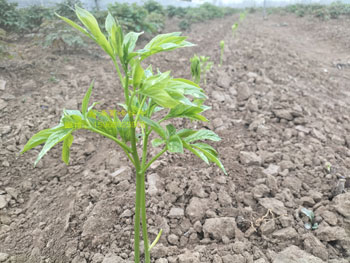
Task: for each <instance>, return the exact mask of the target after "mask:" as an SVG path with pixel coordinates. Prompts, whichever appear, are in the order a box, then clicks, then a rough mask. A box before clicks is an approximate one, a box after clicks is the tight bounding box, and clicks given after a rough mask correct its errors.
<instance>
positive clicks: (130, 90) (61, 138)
mask: <svg viewBox="0 0 350 263" xmlns="http://www.w3.org/2000/svg"><path fill="white" fill-rule="evenodd" d="M75 13H76V15H77V17H78V19H79V20H80V21H81V23H82V24H83V25H84V26H85V27H82V26H80V25H78V24H76V23H74V22H73V21H71V20H70V19H68V18H66V17H62V16H59V15H57V16H58V17H60V18H61V19H63V20H64V21H65V22H67V23H68V24H69V25H71V26H72V27H74V28H75V29H77V30H78V31H80V32H82V33H83V34H84V35H86V36H87V37H89V38H91V39H92V40H94V41H95V42H96V43H97V44H98V45H99V46H100V47H101V48H102V49H103V50H104V51H105V52H106V53H107V54H108V55H109V56H110V57H111V59H112V61H113V63H114V66H115V69H116V72H117V74H118V76H119V79H120V83H121V86H122V87H123V91H124V98H125V101H124V103H123V104H122V105H123V107H124V110H125V111H126V114H125V116H124V117H123V118H119V117H118V115H119V114H116V111H115V112H114V113H113V112H112V114H108V113H107V112H106V111H97V110H95V109H94V105H95V103H92V105H91V106H89V101H90V96H91V93H92V89H93V83H91V85H90V87H89V89H88V91H87V93H86V94H85V96H84V98H83V101H82V106H81V110H80V111H79V110H76V109H73V110H63V115H62V117H61V120H60V123H59V124H58V125H57V126H55V127H53V128H50V129H45V130H42V131H40V132H38V133H37V134H35V135H34V136H33V137H32V138H31V139H30V140H29V141H28V142H27V144H26V145H25V146H24V148H23V150H22V153H24V152H26V151H28V150H30V149H32V148H33V147H36V146H38V145H40V144H43V143H45V144H44V146H43V148H42V149H41V151H40V153H39V155H38V157H37V159H36V161H35V165H36V164H37V163H38V162H39V160H40V159H41V158H42V157H43V156H44V155H45V154H46V153H47V152H48V151H49V150H50V149H51V148H52V147H54V146H55V145H56V144H58V143H59V142H63V146H62V160H63V161H64V162H65V163H66V164H68V163H69V153H70V147H71V145H72V142H73V135H72V134H73V133H74V132H75V131H77V130H78V129H86V130H89V131H92V132H95V133H98V134H100V135H102V136H104V137H106V138H108V139H110V140H112V141H114V142H115V143H116V144H117V145H118V146H119V147H120V148H121V149H122V150H123V151H124V152H125V154H126V156H127V157H128V159H129V160H130V162H131V163H132V164H133V165H134V167H135V171H136V174H135V176H136V197H135V217H134V219H135V224H134V260H135V262H137V263H138V262H140V257H141V255H140V230H141V228H140V226H141V225H142V237H143V240H144V258H145V260H144V262H147V263H148V262H150V251H151V249H152V247H153V246H154V245H155V244H156V243H157V241H158V240H159V237H160V235H161V232H162V231H160V232H159V235H158V236H157V237H156V239H155V241H154V242H153V243H152V244H150V243H149V240H148V233H147V223H146V222H147V220H146V196H145V174H146V171H147V169H148V168H149V166H150V165H151V164H152V163H153V162H154V161H155V160H157V159H158V158H159V157H160V156H161V155H162V154H164V153H165V152H170V153H183V152H184V149H187V150H188V151H190V152H191V153H193V154H194V155H196V156H197V157H199V158H200V159H202V160H203V161H204V162H206V163H207V164H209V163H210V162H212V163H215V164H216V165H217V166H218V167H220V168H221V169H222V170H223V172H224V173H225V174H226V171H225V169H224V166H223V165H222V163H221V162H220V160H219V159H218V153H217V151H216V150H215V149H214V148H213V147H211V146H210V145H208V144H206V143H204V142H202V141H205V140H211V141H214V142H216V141H219V140H220V138H219V136H218V135H216V134H215V133H214V132H213V131H211V130H207V129H202V130H191V129H176V128H175V126H174V125H172V124H168V125H164V124H163V122H164V121H168V122H169V120H172V119H175V118H188V119H190V120H194V121H207V119H206V118H205V117H204V116H203V115H202V113H203V112H204V111H206V110H208V109H209V107H207V106H205V105H204V104H203V103H204V101H205V99H206V98H207V97H206V95H205V94H204V92H203V90H202V89H201V88H200V87H199V86H198V85H197V84H196V83H194V82H192V81H190V80H186V79H182V78H173V77H171V75H170V71H167V72H164V73H161V72H159V71H158V72H157V73H154V72H153V70H152V66H151V65H150V66H148V67H147V68H144V67H143V64H144V61H145V60H146V59H147V58H148V57H150V56H152V55H154V54H156V53H159V52H165V51H171V50H174V49H177V48H183V47H191V46H193V44H191V43H190V42H187V41H186V37H184V36H181V33H178V32H176V33H168V34H161V35H158V36H156V37H154V38H153V39H152V40H151V41H150V42H149V43H148V44H147V45H146V46H145V47H144V48H142V49H139V50H135V46H136V42H137V40H138V37H139V36H140V35H141V34H142V33H135V32H130V33H128V34H126V35H124V34H123V32H122V29H121V26H120V25H119V23H118V22H117V21H116V20H115V19H114V18H113V16H112V15H111V14H108V16H107V18H106V21H105V29H106V31H107V37H106V36H105V35H104V34H103V33H102V32H101V30H100V27H99V25H98V23H97V21H96V19H95V17H94V16H93V15H92V14H91V13H89V12H88V11H87V10H84V9H82V8H80V7H78V6H76V7H75ZM156 112H163V113H162V114H161V113H160V114H159V113H158V114H157V116H158V119H157V118H156V117H155V116H154V115H155V113H156ZM151 133H155V134H156V136H157V138H155V139H153V141H152V146H153V147H160V150H159V152H158V153H157V154H156V155H155V156H149V153H148V149H149V139H150V136H151ZM139 134H141V135H140V136H139ZM138 148H141V151H140V153H141V154H139V153H138V151H137V150H138Z"/></svg>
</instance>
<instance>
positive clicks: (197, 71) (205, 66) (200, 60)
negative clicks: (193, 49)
mask: <svg viewBox="0 0 350 263" xmlns="http://www.w3.org/2000/svg"><path fill="white" fill-rule="evenodd" d="M209 59H210V57H206V56H200V57H198V56H197V55H194V56H193V57H192V58H191V59H190V61H191V74H192V79H193V81H194V82H195V83H197V84H200V82H201V76H203V80H204V84H205V85H206V84H207V72H209V71H210V70H211V68H212V67H213V65H214V63H213V62H212V61H209Z"/></svg>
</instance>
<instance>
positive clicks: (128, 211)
mask: <svg viewBox="0 0 350 263" xmlns="http://www.w3.org/2000/svg"><path fill="white" fill-rule="evenodd" d="M133 214H134V213H133V212H132V211H131V210H130V209H126V210H125V211H124V212H123V213H122V214H121V215H120V217H121V218H124V217H131V216H132V215H133Z"/></svg>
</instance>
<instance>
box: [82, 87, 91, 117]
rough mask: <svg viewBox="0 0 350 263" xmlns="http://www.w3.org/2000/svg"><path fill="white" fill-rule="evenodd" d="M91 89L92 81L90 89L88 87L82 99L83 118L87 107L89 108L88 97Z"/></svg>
mask: <svg viewBox="0 0 350 263" xmlns="http://www.w3.org/2000/svg"><path fill="white" fill-rule="evenodd" d="M93 87H94V80H93V81H92V82H91V84H90V87H89V89H88V91H87V92H86V94H85V96H84V99H83V101H82V104H81V113H82V114H83V116H84V117H85V114H86V112H87V109H88V106H89V101H90V96H91V92H92V88H93Z"/></svg>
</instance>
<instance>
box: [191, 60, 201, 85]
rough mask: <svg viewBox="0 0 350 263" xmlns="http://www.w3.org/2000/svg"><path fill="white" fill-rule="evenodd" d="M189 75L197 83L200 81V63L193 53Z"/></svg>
mask: <svg viewBox="0 0 350 263" xmlns="http://www.w3.org/2000/svg"><path fill="white" fill-rule="evenodd" d="M190 61H191V75H192V80H193V81H194V82H195V83H197V84H199V83H200V82H201V64H200V59H199V57H198V56H197V55H194V56H193V57H192V58H191V59H190Z"/></svg>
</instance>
